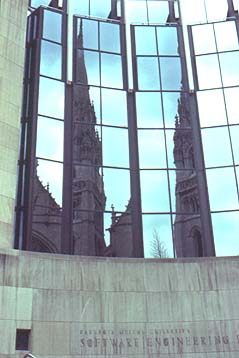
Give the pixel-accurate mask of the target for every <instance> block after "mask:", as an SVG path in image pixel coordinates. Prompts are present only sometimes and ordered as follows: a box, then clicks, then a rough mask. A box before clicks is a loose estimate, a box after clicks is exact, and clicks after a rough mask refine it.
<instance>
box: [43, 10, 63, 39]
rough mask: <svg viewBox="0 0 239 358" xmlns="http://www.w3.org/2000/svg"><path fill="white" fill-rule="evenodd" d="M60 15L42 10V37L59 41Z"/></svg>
mask: <svg viewBox="0 0 239 358" xmlns="http://www.w3.org/2000/svg"><path fill="white" fill-rule="evenodd" d="M61 25H62V15H61V14H59V13H57V12H53V11H47V10H44V25H43V37H44V38H45V39H47V40H52V41H56V42H61V36H62V35H61Z"/></svg>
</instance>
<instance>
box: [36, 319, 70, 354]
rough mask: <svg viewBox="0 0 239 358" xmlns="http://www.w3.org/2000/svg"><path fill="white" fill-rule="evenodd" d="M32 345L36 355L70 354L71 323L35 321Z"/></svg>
mask: <svg viewBox="0 0 239 358" xmlns="http://www.w3.org/2000/svg"><path fill="white" fill-rule="evenodd" d="M31 345H32V352H33V353H34V354H36V355H38V354H39V355H40V354H43V355H44V354H46V355H48V356H49V355H67V354H70V324H69V323H64V322H56V323H49V322H33V327H32V333H31Z"/></svg>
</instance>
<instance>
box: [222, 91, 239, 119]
mask: <svg viewBox="0 0 239 358" xmlns="http://www.w3.org/2000/svg"><path fill="white" fill-rule="evenodd" d="M224 93H225V98H226V107H227V115H228V121H229V123H231V124H234V123H239V109H238V98H239V88H238V87H235V88H226V89H225V90H224Z"/></svg>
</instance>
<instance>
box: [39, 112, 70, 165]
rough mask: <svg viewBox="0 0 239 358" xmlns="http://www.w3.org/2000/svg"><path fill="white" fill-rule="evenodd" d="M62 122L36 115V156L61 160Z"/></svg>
mask: <svg viewBox="0 0 239 358" xmlns="http://www.w3.org/2000/svg"><path fill="white" fill-rule="evenodd" d="M63 139H64V122H62V121H57V120H54V119H51V118H45V117H40V116H39V117H38V120H37V146H36V156H37V157H41V158H46V159H52V160H57V161H61V162H62V161H63V145H64V144H63Z"/></svg>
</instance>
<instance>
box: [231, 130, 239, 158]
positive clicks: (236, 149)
mask: <svg viewBox="0 0 239 358" xmlns="http://www.w3.org/2000/svg"><path fill="white" fill-rule="evenodd" d="M230 134H231V140H232V149H233V156H234V161H235V164H239V140H238V139H239V126H238V125H237V126H230Z"/></svg>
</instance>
